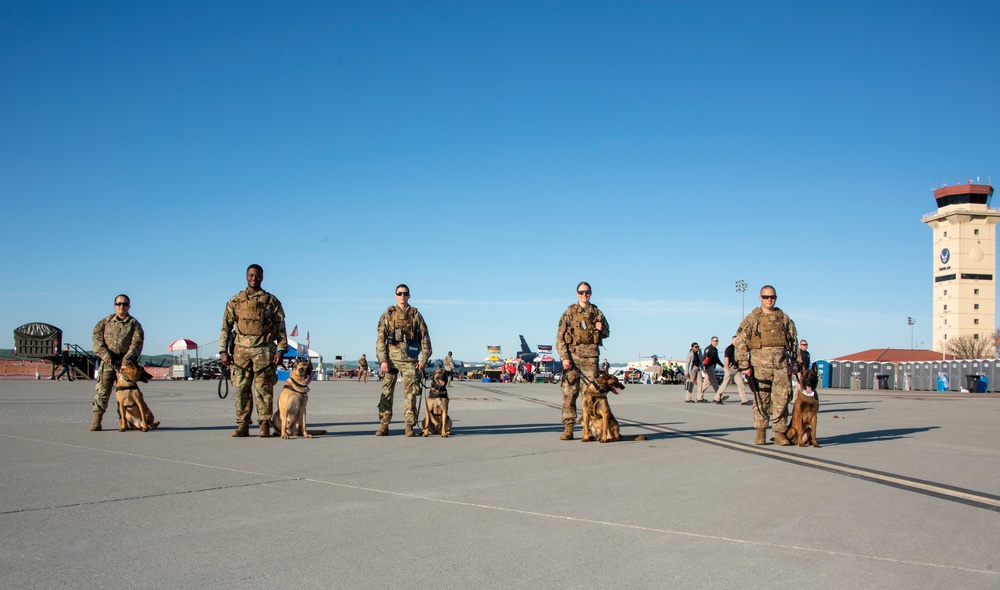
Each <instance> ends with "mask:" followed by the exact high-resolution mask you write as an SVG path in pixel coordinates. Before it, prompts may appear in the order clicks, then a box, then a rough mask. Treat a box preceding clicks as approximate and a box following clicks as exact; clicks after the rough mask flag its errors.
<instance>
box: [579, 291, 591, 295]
mask: <svg viewBox="0 0 1000 590" xmlns="http://www.w3.org/2000/svg"><path fill="white" fill-rule="evenodd" d="M576 294H577V295H590V291H577V292H576Z"/></svg>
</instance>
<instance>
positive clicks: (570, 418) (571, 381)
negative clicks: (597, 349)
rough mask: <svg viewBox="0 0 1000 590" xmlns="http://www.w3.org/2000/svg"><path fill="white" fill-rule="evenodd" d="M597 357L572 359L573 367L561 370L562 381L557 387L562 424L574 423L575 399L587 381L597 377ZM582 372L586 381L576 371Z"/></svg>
mask: <svg viewBox="0 0 1000 590" xmlns="http://www.w3.org/2000/svg"><path fill="white" fill-rule="evenodd" d="M598 359H599V357H596V356H595V357H583V358H577V359H574V360H573V367H575V370H574V369H573V368H571V369H570V370H569V371H563V378H562V381H560V382H559V389H560V390H561V391H562V423H563V426H572V425H573V424H576V420H577V412H576V399H577V398H578V397H580V392H581V391H583V390H584V389H585V388H586V387H587V383H588V382H590V381H593V380H594V379H597V364H598ZM577 371H580V373H583V376H584V377H586V378H587V381H584V380H583V379H580V375H579V374H578V373H577Z"/></svg>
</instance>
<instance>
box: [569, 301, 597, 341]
mask: <svg viewBox="0 0 1000 590" xmlns="http://www.w3.org/2000/svg"><path fill="white" fill-rule="evenodd" d="M570 310H571V311H570V314H569V329H568V330H566V336H565V340H566V344H569V345H570V346H580V345H583V344H597V345H600V344H601V331H600V330H598V329H597V328H596V327H595V326H594V324H595V323H597V322H598V321H599V318H600V316H599V315H598V313H597V307H596V306H594V305H591V306H590V307H588V308H586V309H584V308H583V307H582V306H580V305H572V306H570Z"/></svg>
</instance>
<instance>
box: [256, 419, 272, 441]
mask: <svg viewBox="0 0 1000 590" xmlns="http://www.w3.org/2000/svg"><path fill="white" fill-rule="evenodd" d="M257 436H259V437H260V438H271V423H270V422H269V421H267V420H264V421H263V422H261V423H260V433H258V434H257Z"/></svg>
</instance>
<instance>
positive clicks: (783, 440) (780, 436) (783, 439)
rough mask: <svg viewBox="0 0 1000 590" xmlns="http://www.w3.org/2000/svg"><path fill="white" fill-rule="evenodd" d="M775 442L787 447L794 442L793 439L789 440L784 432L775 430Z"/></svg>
mask: <svg viewBox="0 0 1000 590" xmlns="http://www.w3.org/2000/svg"><path fill="white" fill-rule="evenodd" d="M774 444H776V445H778V446H779V447H787V446H788V445H790V444H792V441H790V440H788V437H787V436H785V433H784V432H775V433H774Z"/></svg>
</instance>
